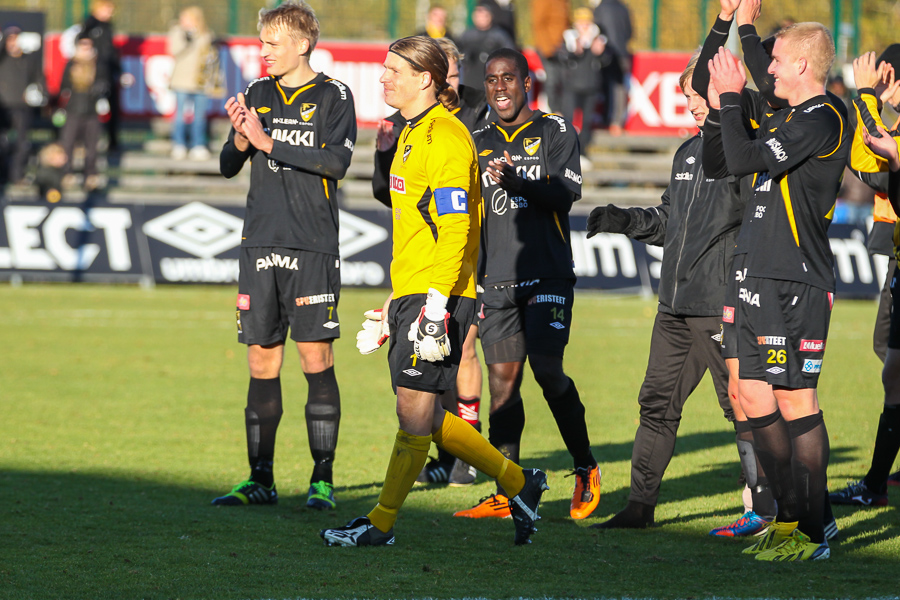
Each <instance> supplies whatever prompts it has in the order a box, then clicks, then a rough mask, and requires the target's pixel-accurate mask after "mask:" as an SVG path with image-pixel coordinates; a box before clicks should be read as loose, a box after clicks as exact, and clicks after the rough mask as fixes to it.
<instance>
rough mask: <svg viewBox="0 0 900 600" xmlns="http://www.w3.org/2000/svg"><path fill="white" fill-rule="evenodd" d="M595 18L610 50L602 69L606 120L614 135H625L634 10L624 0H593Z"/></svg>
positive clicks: (610, 131)
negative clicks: (629, 46) (629, 47)
mask: <svg viewBox="0 0 900 600" xmlns="http://www.w3.org/2000/svg"><path fill="white" fill-rule="evenodd" d="M593 1H594V2H596V5H595V8H594V22H595V23H596V24H597V26H598V27H600V33H602V34H603V35H605V36H606V39H607V44H606V49H607V52H609V53H610V56H609V57H608V60H606V61H604V62H605V65H606V66H604V67H603V72H602V80H603V81H602V85H603V95H604V96H605V97H606V123H607V125H608V126H609V133H610V134H611V135H615V136H618V135H622V132H623V128H624V127H625V119H626V118H627V117H628V81H629V79H630V78H631V53H630V52H629V51H628V43H629V42H630V41H631V36H632V29H631V12H630V11H629V10H628V7H627V6H625V5H624V4H622V2H621V0H593Z"/></svg>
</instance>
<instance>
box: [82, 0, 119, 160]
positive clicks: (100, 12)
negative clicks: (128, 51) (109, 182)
mask: <svg viewBox="0 0 900 600" xmlns="http://www.w3.org/2000/svg"><path fill="white" fill-rule="evenodd" d="M115 12H116V5H115V3H113V2H112V0H93V1H92V2H91V9H90V14H89V15H88V17H87V19H85V21H84V25H83V26H82V28H81V33H80V34H79V36H78V37H79V38H82V37H88V38H90V39H91V40H92V41H93V44H94V50H95V52H96V53H97V66H98V69H97V72H98V74H100V75H101V76H102V77H103V78H104V80H103V83H104V84H105V85H106V87H107V88H108V90H109V93H108V102H109V118H108V119H107V120H106V133H107V135H108V136H109V148H108V149H109V151H110V152H118V150H119V79H120V77H121V76H122V67H121V65H120V63H119V51H118V50H117V49H116V47H115V45H114V44H113V28H112V23H111V20H112V17H113V14H114V13H115ZM76 45H77V42H76ZM70 158H71V157H70Z"/></svg>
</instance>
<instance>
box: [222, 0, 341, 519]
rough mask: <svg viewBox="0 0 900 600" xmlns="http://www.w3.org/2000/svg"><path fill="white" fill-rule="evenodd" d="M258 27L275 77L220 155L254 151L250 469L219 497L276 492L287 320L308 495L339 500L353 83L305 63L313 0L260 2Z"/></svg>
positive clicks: (314, 34)
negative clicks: (343, 194) (343, 203)
mask: <svg viewBox="0 0 900 600" xmlns="http://www.w3.org/2000/svg"><path fill="white" fill-rule="evenodd" d="M259 30H260V41H261V42H262V52H261V56H262V59H263V60H264V61H265V62H266V65H267V68H268V71H269V76H268V77H263V78H261V79H257V80H255V81H253V82H251V83H250V85H248V86H247V90H246V92H245V93H244V94H238V96H237V98H231V99H229V100H228V102H227V103H226V105H225V108H226V110H227V111H228V116H229V118H230V119H231V124H232V131H231V133H230V134H229V136H228V141H227V142H226V143H225V146H224V148H222V154H221V157H220V169H221V171H222V174H223V175H224V176H226V177H234V176H235V175H237V174H238V172H240V170H241V168H242V167H243V165H244V162H246V161H247V160H248V159H249V160H251V161H252V162H251V172H250V191H249V193H248V194H247V212H246V217H245V219H244V231H243V237H242V241H241V258H240V280H239V283H238V299H237V325H238V340H239V341H240V342H241V343H244V344H247V346H248V348H247V358H248V361H249V364H250V388H249V391H248V393H247V408H246V410H245V419H246V426H247V450H248V455H249V460H250V477H249V479H247V480H246V481H243V482H241V483H239V484H238V485H236V486H235V487H234V489H233V490H232V491H231V492H230V493H228V494H226V495H224V496H221V497H219V498H216V499H215V500H213V504H217V505H244V504H274V503H276V502H277V501H278V494H277V492H276V489H275V480H274V474H273V470H272V463H273V458H274V454H275V434H276V432H277V429H278V423H279V421H280V420H281V415H282V399H281V382H280V378H279V376H280V373H281V365H282V362H283V360H284V346H285V340H286V338H287V335H288V329H290V335H291V339H292V340H294V341H295V342H296V344H297V350H298V351H299V354H300V365H301V367H302V369H303V373H304V375H305V376H306V379H307V381H308V383H309V392H308V397H307V403H306V424H307V432H308V434H309V447H310V451H311V452H312V457H313V461H314V466H313V472H312V477H311V479H310V488H309V497H308V499H307V506H308V507H310V508H316V509H326V508H334V506H335V502H334V486H333V480H332V464H333V461H334V454H335V447H336V446H337V438H338V426H339V423H340V415H341V405H340V394H339V391H338V385H337V380H336V379H335V375H334V354H333V352H332V340H333V339H335V338H337V337H339V336H340V326H339V323H340V321H339V319H338V314H337V305H338V299H339V297H340V289H341V276H340V257H339V255H338V208H337V204H336V202H335V193H336V191H337V182H338V180H339V179H341V178H343V177H344V174H345V173H346V171H347V167H349V165H350V156H351V154H352V152H353V144H354V143H355V142H356V116H355V112H354V108H353V97H352V96H351V95H350V90H349V89H348V88H347V87H346V86H345V85H344V84H343V83H341V82H339V81H337V80H334V79H331V78H329V77H327V76H326V75H324V74H322V73H316V72H315V71H313V70H312V69H311V68H310V65H309V55H310V53H311V52H312V50H313V48H314V47H315V45H316V41H317V40H318V37H319V24H318V21H316V17H315V14H314V13H313V11H312V9H311V8H310V7H309V6H308V5H307V4H306V3H304V2H299V3H294V2H286V3H284V4H282V5H280V6H279V7H278V8H275V9H272V10H269V11H262V13H261V14H260V20H259Z"/></svg>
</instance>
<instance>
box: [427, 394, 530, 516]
mask: <svg viewBox="0 0 900 600" xmlns="http://www.w3.org/2000/svg"><path fill="white" fill-rule="evenodd" d="M432 438H433V439H434V443H435V444H437V445H438V446H439V447H441V448H443V449H444V450H446V451H447V452H449V453H450V454H452V455H453V456H455V457H456V458H458V459H460V460H462V461H463V462H466V463H468V464H470V465H472V466H473V467H475V468H476V469H478V470H479V471H481V472H482V473H484V474H485V475H487V476H488V477H493V478H494V479H496V480H497V483H499V484H500V485H501V486H502V487H503V489H504V490H506V491H507V493H508V494H509V497H510V498H514V497H515V496H516V495H517V494H518V493H519V492H521V491H522V488H523V487H525V475H523V474H522V467H520V466H519V465H517V464H516V463H514V462H512V461H511V460H509V459H508V458H506V457H505V456H503V455H502V454H501V453H500V451H499V450H497V449H496V448H494V447H493V446H491V443H490V442H489V441H487V440H486V439H485V438H484V437H483V436H482V435H481V434H480V433H478V432H477V431H476V430H475V428H474V427H472V426H471V425H469V424H468V423H466V422H465V421H463V420H462V419H460V418H459V417H457V416H455V415H452V414H450V413H448V412H445V413H444V421H443V422H442V423H441V428H440V429H438V431H436V432H435V433H434V435H432Z"/></svg>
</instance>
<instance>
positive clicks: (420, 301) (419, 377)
mask: <svg viewBox="0 0 900 600" xmlns="http://www.w3.org/2000/svg"><path fill="white" fill-rule="evenodd" d="M426 298H427V295H426V294H410V295H409V296H401V297H399V298H394V299H393V300H391V304H390V307H389V308H388V324H389V326H390V329H391V338H390V340H391V345H390V350H389V351H388V364H389V365H390V367H391V385H392V386H393V387H394V392H395V393H396V392H397V388H398V387H404V388H408V389H411V390H416V391H419V392H429V393H432V394H440V393H443V392H446V391H447V390H449V389H451V388H452V387H453V386H454V385H455V384H456V373H457V371H459V359H460V357H461V356H462V347H463V341H465V339H466V334H467V333H468V332H469V327H471V326H472V325H473V324H474V323H475V299H474V298H464V297H462V296H450V299H449V300H448V301H447V312H449V313H450V324H449V326H448V332H447V333H448V334H449V336H450V356H447V357H445V358H444V360H442V361H439V362H428V361H427V360H419V359H418V358H416V351H415V345H414V343H413V342H411V341H409V328H410V325H412V323H413V322H414V321H415V320H416V319H418V318H419V313H420V312H421V311H422V307H423V306H425V299H426Z"/></svg>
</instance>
